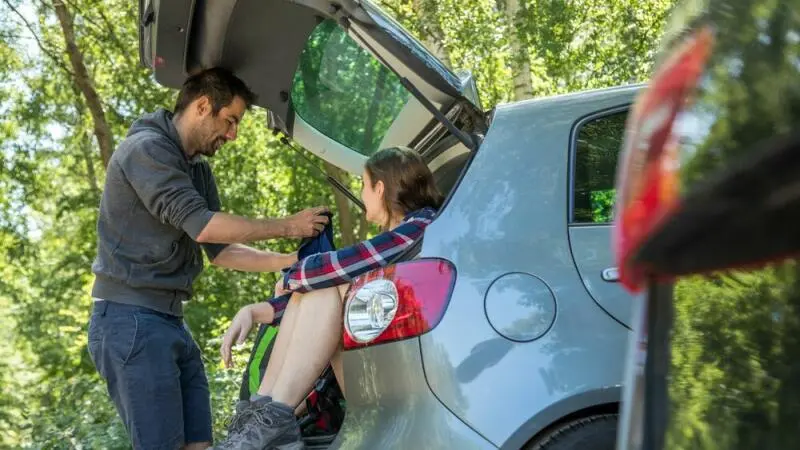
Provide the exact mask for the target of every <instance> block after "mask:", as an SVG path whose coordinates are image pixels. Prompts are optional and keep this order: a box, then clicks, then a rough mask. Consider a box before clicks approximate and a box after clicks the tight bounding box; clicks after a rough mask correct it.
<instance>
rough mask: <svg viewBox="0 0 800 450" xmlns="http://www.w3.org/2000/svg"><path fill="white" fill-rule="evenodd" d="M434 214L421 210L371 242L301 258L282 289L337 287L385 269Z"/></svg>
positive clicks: (420, 234)
mask: <svg viewBox="0 0 800 450" xmlns="http://www.w3.org/2000/svg"><path fill="white" fill-rule="evenodd" d="M435 214H436V210H434V209H433V208H423V209H420V210H417V211H414V212H411V213H409V214H407V215H406V217H405V218H404V219H403V221H402V222H401V223H400V225H398V226H397V227H395V228H394V229H392V230H389V231H384V232H383V233H381V234H379V235H377V236H375V237H374V238H372V239H369V240H366V241H363V242H359V243H358V244H355V245H352V246H350V247H346V248H343V249H340V250H336V251H332V252H324V253H317V254H315V255H311V256H308V257H306V258H303V259H301V260H300V261H298V262H296V263H295V264H294V265H292V267H290V268H289V270H288V271H287V272H286V273H285V274H284V277H283V287H284V289H287V290H290V291H292V292H308V291H311V290H314V289H323V288H327V287H332V286H338V285H340V284H344V283H348V282H350V281H351V280H352V279H353V278H355V277H357V276H359V275H362V274H364V273H367V272H369V271H370V270H373V269H377V268H379V267H383V266H386V265H387V264H388V261H389V260H390V259H391V258H392V257H394V256H396V255H398V254H399V253H401V252H402V251H404V250H406V249H407V248H409V247H411V245H413V244H414V242H415V241H416V240H417V239H419V238H420V237H421V236H422V232H423V231H425V227H427V226H428V225H429V224H430V223H431V221H433V216H434V215H435Z"/></svg>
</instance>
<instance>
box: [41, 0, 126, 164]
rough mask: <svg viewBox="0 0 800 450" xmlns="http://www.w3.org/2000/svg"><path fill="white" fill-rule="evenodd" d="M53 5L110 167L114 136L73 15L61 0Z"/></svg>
mask: <svg viewBox="0 0 800 450" xmlns="http://www.w3.org/2000/svg"><path fill="white" fill-rule="evenodd" d="M53 7H54V8H55V10H56V15H57V16H58V22H59V23H60V24H61V31H62V32H63V33H64V42H65V43H66V51H67V54H68V55H69V60H70V63H71V64H72V69H73V71H74V73H75V77H74V81H75V84H77V85H78V88H79V89H80V90H81V93H82V94H83V97H84V99H85V100H86V104H87V106H88V107H89V112H90V113H91V114H92V122H93V123H94V135H95V137H96V138H97V143H98V145H99V146H100V156H101V158H102V159H103V167H108V161H109V160H110V159H111V153H112V152H113V151H114V137H113V135H112V134H111V128H110V127H109V126H108V122H106V117H105V112H104V111H103V103H102V102H101V100H100V96H99V95H98V94H97V90H95V88H94V83H93V82H92V79H91V77H89V72H88V71H87V70H86V64H84V62H83V54H82V53H81V50H80V49H79V48H78V45H77V44H76V43H75V30H74V28H73V25H72V16H70V14H69V11H68V10H67V5H66V4H65V3H64V2H63V1H61V0H55V1H54V2H53Z"/></svg>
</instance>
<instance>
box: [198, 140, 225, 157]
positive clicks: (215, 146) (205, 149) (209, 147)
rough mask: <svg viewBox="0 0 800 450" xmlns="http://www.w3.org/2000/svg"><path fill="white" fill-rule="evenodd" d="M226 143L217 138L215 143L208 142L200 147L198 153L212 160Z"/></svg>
mask: <svg viewBox="0 0 800 450" xmlns="http://www.w3.org/2000/svg"><path fill="white" fill-rule="evenodd" d="M224 143H225V141H224V140H223V139H222V138H216V139H214V140H213V141H211V142H207V143H206V144H205V145H203V146H202V147H200V148H199V149H198V151H197V153H200V154H201V155H203V156H207V157H209V158H211V157H213V156H214V155H215V154H216V153H217V150H219V149H220V147H222V145H223V144H224Z"/></svg>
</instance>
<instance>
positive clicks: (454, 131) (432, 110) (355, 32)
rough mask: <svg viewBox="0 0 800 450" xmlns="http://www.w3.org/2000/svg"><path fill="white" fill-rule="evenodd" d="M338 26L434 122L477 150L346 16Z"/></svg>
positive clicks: (469, 147) (473, 143)
mask: <svg viewBox="0 0 800 450" xmlns="http://www.w3.org/2000/svg"><path fill="white" fill-rule="evenodd" d="M340 24H341V25H342V27H343V28H344V29H345V30H348V31H352V32H353V35H355V36H356V37H357V38H358V40H360V41H361V43H362V44H364V46H365V47H367V48H368V49H369V51H371V52H372V54H373V55H375V57H376V58H378V60H380V62H381V64H383V65H384V66H386V68H387V69H389V70H391V71H392V73H394V74H395V75H397V78H398V79H399V80H400V83H401V84H402V85H403V87H405V88H406V89H408V90H409V92H411V94H412V95H413V96H414V98H416V99H417V101H419V102H420V103H422V106H424V107H425V109H427V110H428V111H429V112H430V113H431V114H433V117H435V118H436V120H438V121H439V123H441V124H442V125H444V126H445V128H447V130H448V131H449V132H450V133H451V134H452V135H453V136H455V137H457V138H458V140H459V141H461V142H462V143H463V144H464V145H465V146H466V147H467V148H468V149H470V150H472V151H475V150H477V149H478V144H477V143H476V142H475V139H473V138H472V137H471V136H470V135H468V134H467V133H464V132H463V131H461V130H459V129H458V127H456V126H455V125H454V124H453V122H451V121H450V119H448V118H447V117H446V116H445V115H444V114H442V112H441V111H439V108H437V107H435V106H433V103H431V101H430V100H428V99H427V97H425V96H424V95H422V92H420V90H419V89H417V87H416V86H414V84H413V83H411V82H410V81H408V78H406V77H404V76H402V75H400V72H398V71H397V69H395V68H394V67H393V66H392V65H390V64H389V63H388V62H387V61H386V59H385V58H384V57H383V56H381V54H380V53H378V52H377V51H375V48H374V47H373V46H372V45H371V44H370V43H369V42H367V40H366V39H364V36H362V35H361V33H360V32H359V31H358V30H356V29H355V28H353V27H351V26H350V18H349V17H347V16H345V17H342V19H341V20H340Z"/></svg>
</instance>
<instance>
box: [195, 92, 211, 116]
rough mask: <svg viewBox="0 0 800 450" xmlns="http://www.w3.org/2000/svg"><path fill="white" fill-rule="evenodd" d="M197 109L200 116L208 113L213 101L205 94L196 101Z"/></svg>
mask: <svg viewBox="0 0 800 450" xmlns="http://www.w3.org/2000/svg"><path fill="white" fill-rule="evenodd" d="M194 107H195V111H197V115H198V116H200V117H203V116H205V115H206V114H208V113H210V112H211V102H210V101H209V100H208V97H207V96H205V95H203V96H201V97H200V98H198V99H197V100H196V101H195V106H194Z"/></svg>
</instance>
